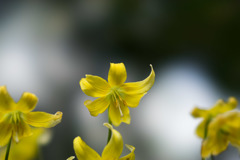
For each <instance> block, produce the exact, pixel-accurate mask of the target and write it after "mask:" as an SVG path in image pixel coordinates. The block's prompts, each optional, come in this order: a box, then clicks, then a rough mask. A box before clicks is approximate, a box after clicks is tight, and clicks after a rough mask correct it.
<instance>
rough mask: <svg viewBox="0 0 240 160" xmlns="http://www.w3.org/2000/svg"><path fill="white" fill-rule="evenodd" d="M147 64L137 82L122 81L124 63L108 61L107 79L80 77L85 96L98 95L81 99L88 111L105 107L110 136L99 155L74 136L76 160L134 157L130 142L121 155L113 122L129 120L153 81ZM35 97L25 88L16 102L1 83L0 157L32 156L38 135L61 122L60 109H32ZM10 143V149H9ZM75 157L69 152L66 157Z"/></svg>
mask: <svg viewBox="0 0 240 160" xmlns="http://www.w3.org/2000/svg"><path fill="white" fill-rule="evenodd" d="M150 66H151V73H150V75H149V76H148V77H147V78H146V79H144V80H142V81H139V82H131V83H125V81H126V79H127V72H126V68H125V65H124V64H123V63H111V64H110V69H109V73H108V82H107V81H106V80H104V79H102V78H101V77H98V76H93V75H86V78H82V79H81V80H80V82H79V83H80V87H81V89H82V91H83V92H84V93H85V94H86V95H88V96H92V97H97V99H96V100H94V101H90V100H86V101H85V102H84V104H85V106H86V107H87V108H88V110H89V112H90V114H91V115H92V116H97V115H98V114H101V113H103V112H104V111H106V110H107V109H108V113H109V114H108V119H109V123H104V126H106V127H107V128H108V129H109V139H108V143H107V145H106V146H105V148H104V150H103V152H102V155H99V154H98V153H97V152H96V151H94V150H93V149H92V148H90V147H89V146H88V145H87V144H86V143H85V142H84V141H83V140H82V139H81V138H80V137H76V138H75V139H74V141H73V148H74V150H75V153H76V157H77V159H78V160H135V154H134V151H135V147H133V146H131V145H126V147H127V148H128V149H129V150H130V153H129V154H128V155H126V156H124V157H121V158H120V156H121V154H122V151H123V139H122V135H121V134H120V133H119V132H118V131H117V130H115V129H114V128H113V126H112V124H113V125H114V126H119V125H120V124H121V123H122V122H124V123H127V124H130V121H131V117H130V111H129V108H128V107H137V106H138V104H139V102H140V100H141V98H142V97H143V96H144V95H145V94H146V93H147V91H149V90H150V89H151V87H152V86H153V84H154V81H155V73H154V70H153V67H152V65H150ZM37 101H38V98H37V97H36V96H35V95H34V94H32V93H29V92H24V93H23V94H22V96H21V98H20V100H19V101H18V102H15V101H14V100H13V99H12V97H11V96H10V94H9V93H8V91H7V88H6V86H0V129H1V131H0V147H1V149H0V155H1V156H0V160H1V159H5V160H16V159H18V160H31V159H35V156H36V155H37V154H39V150H38V149H39V145H40V144H42V142H41V141H40V140H39V139H41V137H42V136H43V135H44V133H46V132H47V131H46V130H45V129H43V128H51V127H54V126H56V125H57V124H58V123H60V122H61V120H62V112H59V111H58V112H56V113H55V114H49V113H45V112H40V111H33V110H34V109H35V107H36V105H37ZM48 140H49V138H48V139H47V140H46V139H45V140H43V139H42V141H44V142H47V141H48ZM12 141H13V142H12ZM14 142H16V143H14ZM7 144H8V145H7ZM11 144H12V150H11V152H9V151H10V147H11ZM26 148H28V149H27V150H26ZM4 152H6V154H5V155H4ZM9 153H10V154H9ZM74 158H75V157H74V156H71V157H69V158H68V159H67V160H72V159H74Z"/></svg>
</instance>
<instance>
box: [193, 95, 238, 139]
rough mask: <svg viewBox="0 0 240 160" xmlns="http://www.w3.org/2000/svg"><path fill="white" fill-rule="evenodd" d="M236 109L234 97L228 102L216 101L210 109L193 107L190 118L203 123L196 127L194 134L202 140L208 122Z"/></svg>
mask: <svg viewBox="0 0 240 160" xmlns="http://www.w3.org/2000/svg"><path fill="white" fill-rule="evenodd" d="M236 107H237V100H236V99H235V98H234V97H230V98H229V99H228V102H224V101H223V100H222V99H220V100H218V101H217V102H216V104H215V105H214V106H213V107H212V108H210V109H208V110H207V109H199V108H197V107H195V108H194V109H193V111H192V116H193V117H195V118H199V117H201V118H203V121H202V122H201V123H200V124H199V125H198V127H197V129H196V134H197V135H198V136H199V137H201V138H204V135H205V133H206V127H207V125H208V124H209V123H210V121H211V120H212V119H213V118H214V117H216V116H217V115H218V114H222V113H225V112H227V111H230V110H232V109H234V108H236Z"/></svg>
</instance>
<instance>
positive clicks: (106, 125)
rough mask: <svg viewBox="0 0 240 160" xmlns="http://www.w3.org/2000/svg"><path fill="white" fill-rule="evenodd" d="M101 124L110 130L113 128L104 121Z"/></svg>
mask: <svg viewBox="0 0 240 160" xmlns="http://www.w3.org/2000/svg"><path fill="white" fill-rule="evenodd" d="M103 125H104V126H105V127H107V128H109V129H111V130H112V129H113V126H112V125H111V124H109V123H104V124H103Z"/></svg>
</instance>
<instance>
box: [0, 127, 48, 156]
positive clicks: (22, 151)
mask: <svg viewBox="0 0 240 160" xmlns="http://www.w3.org/2000/svg"><path fill="white" fill-rule="evenodd" d="M32 132H33V135H32V136H29V137H26V138H24V139H22V140H21V142H20V143H17V144H16V143H13V144H12V146H11V151H10V153H9V158H8V160H16V159H17V160H32V159H36V156H37V154H40V153H38V152H39V146H40V145H43V144H46V143H47V142H48V141H49V140H50V138H49V134H50V132H49V131H47V130H46V129H44V128H33V129H32ZM46 136H47V137H48V138H47V141H46V140H45V137H46ZM43 138H44V140H43ZM42 141H44V142H42ZM5 152H6V147H4V148H3V149H1V152H0V155H1V156H0V160H4V159H5Z"/></svg>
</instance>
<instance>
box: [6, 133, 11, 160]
mask: <svg viewBox="0 0 240 160" xmlns="http://www.w3.org/2000/svg"><path fill="white" fill-rule="evenodd" d="M11 143H12V137H11V138H10V140H9V142H8V145H7V150H6V154H5V160H8V156H9V153H10V148H11Z"/></svg>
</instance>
